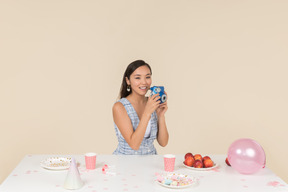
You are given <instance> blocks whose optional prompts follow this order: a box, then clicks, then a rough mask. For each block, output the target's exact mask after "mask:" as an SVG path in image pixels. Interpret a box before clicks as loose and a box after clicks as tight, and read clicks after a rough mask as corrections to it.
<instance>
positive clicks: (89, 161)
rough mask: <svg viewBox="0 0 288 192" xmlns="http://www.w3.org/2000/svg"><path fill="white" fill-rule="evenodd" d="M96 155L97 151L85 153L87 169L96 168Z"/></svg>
mask: <svg viewBox="0 0 288 192" xmlns="http://www.w3.org/2000/svg"><path fill="white" fill-rule="evenodd" d="M96 156H97V154H96V153H86V154H85V163H86V169H95V167H96Z"/></svg>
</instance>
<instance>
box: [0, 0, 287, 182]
mask: <svg viewBox="0 0 288 192" xmlns="http://www.w3.org/2000/svg"><path fill="white" fill-rule="evenodd" d="M287 10H288V1H286V0H282V1H281V0H270V1H266V0H264V1H263V0H244V1H226V0H217V1H215V0H206V1H197V0H177V1H172V0H157V1H154V0H145V1H140V0H126V1H117V0H113V1H107V0H101V1H99V0H97V1H94V0H86V1H85V0H84V1H76V0H41V1H38V0H24V1H21V0H19V1H15V0H1V1H0V129H1V134H0V155H1V158H0V183H1V182H2V181H3V180H4V179H5V178H6V177H7V176H8V175H9V173H10V172H11V171H12V170H13V169H14V168H15V166H16V165H17V164H18V163H19V162H20V161H21V159H22V158H23V157H24V156H25V155H27V154H84V153H86V152H91V151H93V152H97V153H99V154H111V153H112V152H113V151H114V149H115V148H116V145H117V138H116V136H115V132H114V127H113V119H112V105H113V104H114V102H115V101H116V100H117V97H118V93H119V89H120V84H121V80H122V75H123V73H124V70H125V69H126V67H127V65H128V64H129V63H130V62H132V61H134V60H136V59H143V60H145V61H146V62H147V63H149V64H150V65H151V67H152V70H153V76H152V80H153V85H163V86H165V89H166V91H167V93H168V97H169V99H168V106H169V109H168V112H167V113H166V121H167V126H168V129H169V133H170V140H169V144H168V145H167V146H166V147H165V148H162V147H159V145H158V144H157V142H155V146H156V148H157V149H158V153H159V154H165V153H177V154H182V153H183V154H185V153H186V152H192V153H201V154H208V155H209V154H227V150H228V148H229V146H230V145H231V143H232V142H233V141H235V140H237V139H240V138H251V139H255V140H256V141H257V142H258V143H259V144H261V145H262V147H263V148H264V149H265V152H266V157H267V167H268V168H270V169H271V170H272V171H273V172H275V173H276V174H277V175H279V176H280V177H281V178H282V179H284V180H285V181H286V182H288V175H287V173H288V166H287V159H288V153H287V145H288V140H287V133H288V129H287V128H288V121H287V116H288V100H287V98H288V89H287V82H288V76H287V71H288V66H287V64H288V57H287V53H288V36H287V34H288V26H287V18H288V11H287Z"/></svg>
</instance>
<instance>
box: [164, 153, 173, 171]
mask: <svg viewBox="0 0 288 192" xmlns="http://www.w3.org/2000/svg"><path fill="white" fill-rule="evenodd" d="M174 166H175V155H172V154H166V155H164V170H165V171H167V172H173V171H174Z"/></svg>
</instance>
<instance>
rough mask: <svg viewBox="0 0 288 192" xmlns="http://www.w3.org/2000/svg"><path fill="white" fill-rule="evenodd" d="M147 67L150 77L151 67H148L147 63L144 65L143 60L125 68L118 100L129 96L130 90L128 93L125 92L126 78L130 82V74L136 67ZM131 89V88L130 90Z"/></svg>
mask: <svg viewBox="0 0 288 192" xmlns="http://www.w3.org/2000/svg"><path fill="white" fill-rule="evenodd" d="M144 65H145V66H147V67H148V68H149V70H150V72H151V75H152V70H151V67H150V66H149V64H148V63H145V61H143V60H136V61H133V62H132V63H130V64H129V65H128V66H127V68H126V71H125V73H124V75H123V79H122V85H121V88H120V99H121V98H123V97H127V96H128V95H130V94H131V92H132V90H130V91H127V82H126V77H127V78H128V79H129V80H130V76H131V74H132V73H133V72H134V71H135V70H136V69H137V68H138V67H141V66H144ZM130 89H131V88H130Z"/></svg>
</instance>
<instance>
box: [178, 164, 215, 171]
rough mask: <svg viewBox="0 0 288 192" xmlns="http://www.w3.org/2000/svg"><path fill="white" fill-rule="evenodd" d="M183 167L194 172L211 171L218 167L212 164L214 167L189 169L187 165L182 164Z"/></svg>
mask: <svg viewBox="0 0 288 192" xmlns="http://www.w3.org/2000/svg"><path fill="white" fill-rule="evenodd" d="M183 165H184V167H186V168H188V169H192V170H195V171H208V170H211V169H214V168H216V167H217V166H218V164H216V163H214V165H213V166H212V167H208V168H195V167H189V166H187V165H185V164H184V163H183Z"/></svg>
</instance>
